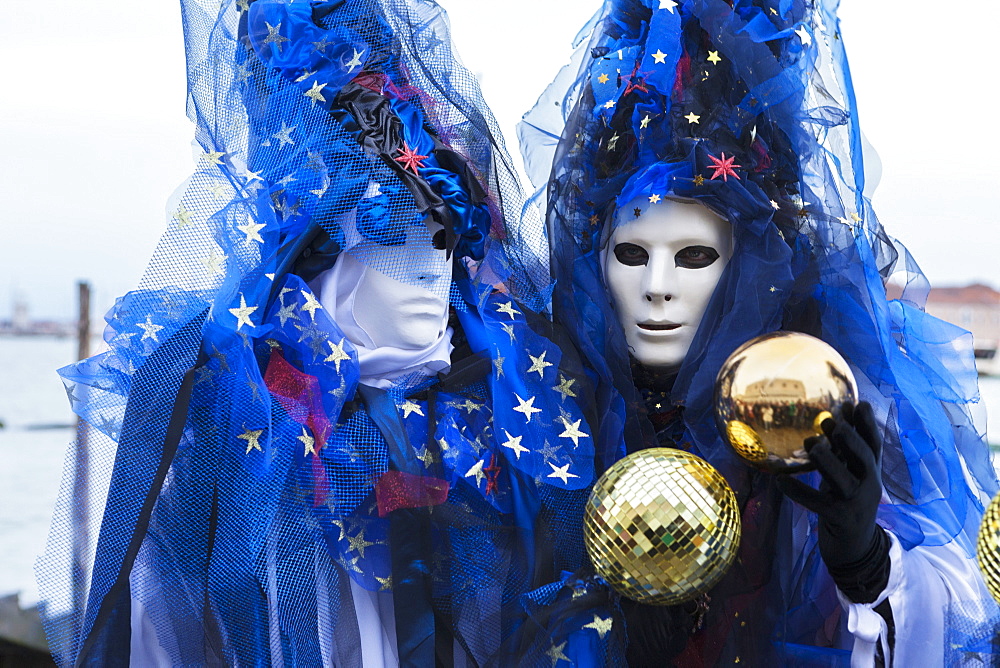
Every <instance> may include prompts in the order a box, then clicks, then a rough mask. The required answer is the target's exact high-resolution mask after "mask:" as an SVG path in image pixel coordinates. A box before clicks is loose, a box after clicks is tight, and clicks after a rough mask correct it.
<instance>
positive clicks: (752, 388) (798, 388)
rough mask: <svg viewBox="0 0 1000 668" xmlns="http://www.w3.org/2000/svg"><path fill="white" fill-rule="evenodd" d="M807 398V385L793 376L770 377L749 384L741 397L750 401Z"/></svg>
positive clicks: (799, 399) (800, 399) (798, 399)
mask: <svg viewBox="0 0 1000 668" xmlns="http://www.w3.org/2000/svg"><path fill="white" fill-rule="evenodd" d="M805 398H806V386H805V385H804V384H803V383H802V381H801V380H795V379H793V378H769V379H767V380H758V381H757V382H756V383H750V384H749V385H747V389H746V391H745V392H744V393H743V395H742V396H741V397H740V399H742V400H743V401H748V402H755V403H756V402H767V401H802V400H804V399H805Z"/></svg>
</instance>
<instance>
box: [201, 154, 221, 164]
mask: <svg viewBox="0 0 1000 668" xmlns="http://www.w3.org/2000/svg"><path fill="white" fill-rule="evenodd" d="M224 155H225V153H223V152H221V151H205V152H204V153H202V154H201V159H202V160H206V161H208V164H210V165H221V164H222V156H224Z"/></svg>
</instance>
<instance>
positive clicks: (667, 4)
mask: <svg viewBox="0 0 1000 668" xmlns="http://www.w3.org/2000/svg"><path fill="white" fill-rule="evenodd" d="M676 6H677V3H676V2H674V0H660V7H659V8H660V9H665V10H667V11H668V12H670V13H671V14H673V13H674V7H676Z"/></svg>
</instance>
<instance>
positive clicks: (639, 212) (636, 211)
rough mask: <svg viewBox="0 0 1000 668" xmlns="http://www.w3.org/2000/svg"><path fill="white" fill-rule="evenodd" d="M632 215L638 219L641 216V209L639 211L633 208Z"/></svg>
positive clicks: (637, 208)
mask: <svg viewBox="0 0 1000 668" xmlns="http://www.w3.org/2000/svg"><path fill="white" fill-rule="evenodd" d="M632 215H634V216H635V217H636V218H638V217H639V216H641V215H642V209H640V208H639V207H635V208H634V209H632Z"/></svg>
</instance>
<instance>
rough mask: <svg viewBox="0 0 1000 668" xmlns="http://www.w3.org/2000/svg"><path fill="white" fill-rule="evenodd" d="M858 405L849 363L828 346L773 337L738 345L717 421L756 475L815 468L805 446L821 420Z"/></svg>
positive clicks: (719, 385)
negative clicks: (806, 440)
mask: <svg viewBox="0 0 1000 668" xmlns="http://www.w3.org/2000/svg"><path fill="white" fill-rule="evenodd" d="M857 399H858V385H857V383H856V382H855V380H854V374H853V373H851V368H850V367H849V366H848V365H847V362H846V361H845V360H844V358H843V357H841V356H840V353H838V352H837V351H836V350H834V349H833V348H831V347H830V345H829V344H827V343H825V342H823V341H820V340H819V339H817V338H815V337H812V336H809V335H808V334H800V333H798V332H774V333H771V334H765V335H764V336H758V337H757V338H756V339H753V340H751V341H748V342H747V343H744V344H743V345H742V346H740V347H739V348H738V349H737V350H736V352H734V353H733V354H732V355H730V356H729V359H727V360H726V363H725V364H723V365H722V369H721V370H720V371H719V376H718V378H717V379H716V381H715V417H716V421H717V422H718V425H719V431H721V432H722V436H723V438H724V439H725V440H726V442H727V443H729V445H730V446H732V448H733V450H735V451H736V453H737V454H738V455H739V456H740V457H742V458H743V459H745V460H746V461H748V462H750V463H751V464H753V465H754V466H757V467H758V468H762V469H764V470H767V471H773V472H776V473H792V472H795V471H806V470H809V469H811V468H812V463H811V462H810V461H809V457H808V455H807V454H806V451H805V447H804V446H803V441H805V439H807V438H809V437H810V436H819V435H822V433H823V432H822V430H821V429H820V425H821V424H822V423H823V420H825V419H827V418H830V417H833V415H834V414H836V413H837V411H839V410H840V407H841V406H843V405H844V404H845V403H854V402H856V401H857Z"/></svg>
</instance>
